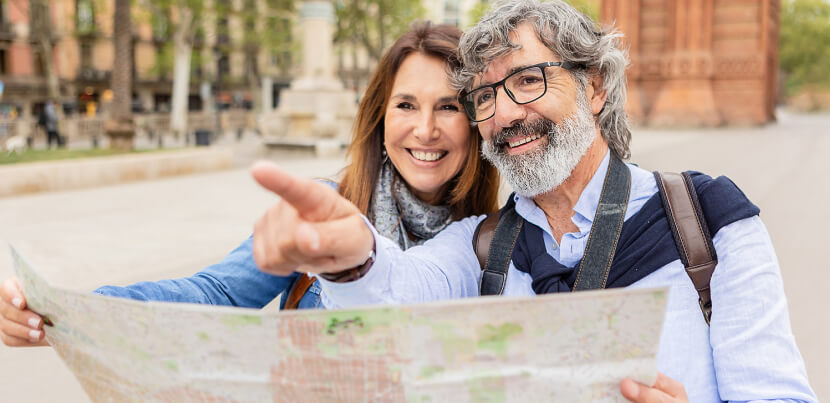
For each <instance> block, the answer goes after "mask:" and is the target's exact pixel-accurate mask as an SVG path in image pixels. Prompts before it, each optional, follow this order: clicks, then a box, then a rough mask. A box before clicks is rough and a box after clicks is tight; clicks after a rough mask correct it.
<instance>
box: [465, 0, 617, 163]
mask: <svg viewBox="0 0 830 403" xmlns="http://www.w3.org/2000/svg"><path fill="white" fill-rule="evenodd" d="M524 22H528V23H530V24H532V26H533V27H534V29H535V31H536V33H537V35H538V36H539V39H540V40H541V41H542V43H543V44H545V46H547V47H548V49H550V50H551V51H553V52H554V53H555V54H557V55H558V56H559V57H560V58H562V60H565V61H569V62H574V63H576V64H577V65H579V66H581V68H580V69H578V70H571V73H572V74H573V75H574V77H575V78H576V79H577V82H578V83H579V84H580V85H581V86H582V87H583V88H584V87H585V85H587V83H588V78H589V76H590V75H592V74H599V75H600V76H601V77H602V89H604V90H605V91H606V92H607V94H608V98H607V100H606V101H605V106H604V107H603V109H602V111H601V112H600V113H599V116H598V117H597V125H598V126H599V128H600V132H601V133H602V136H603V137H604V138H605V140H606V141H607V142H608V146H609V147H610V148H611V150H612V151H614V152H615V153H616V154H617V155H618V156H619V157H620V158H623V159H626V158H629V157H630V152H629V148H628V146H629V143H630V141H631V130H630V129H629V127H628V119H627V117H626V114H625V99H626V98H625V97H626V95H625V68H626V66H627V65H628V57H627V55H626V52H625V51H623V50H621V49H620V46H619V45H620V38H621V37H622V34H621V33H619V32H618V31H616V30H614V29H613V28H608V29H600V28H598V27H597V25H596V23H594V21H593V20H591V18H589V17H588V16H586V15H584V14H582V13H581V12H579V11H577V10H576V9H574V8H573V7H571V6H570V5H568V4H567V3H565V2H563V1H561V0H551V1H547V2H544V3H540V2H539V1H537V0H511V1H506V2H503V3H501V4H500V5H498V6H496V7H495V8H494V9H493V10H492V11H491V12H490V13H489V14H488V15H486V16H484V17H483V18H482V19H481V21H479V23H478V24H476V25H475V26H474V27H472V28H470V29H469V30H468V31H467V32H466V33H464V35H463V36H462V37H461V42H460V43H459V45H458V52H459V58H460V59H461V61H462V67H461V69H460V70H458V71H456V72H455V74H454V76H453V79H452V82H453V86H454V87H455V88H456V89H457V90H465V89H466V90H470V89H472V85H473V80H474V79H475V77H476V76H477V75H478V74H480V73H482V72H484V71H485V70H486V69H487V66H488V65H489V64H490V63H491V62H492V61H493V60H494V59H496V58H498V57H500V56H503V55H506V54H508V53H511V52H513V51H516V50H517V49H518V48H519V47H520V46H519V45H517V44H515V43H513V42H512V41H511V40H510V36H509V34H510V32H511V31H513V30H515V29H516V27H517V26H518V25H520V24H521V23H524ZM545 61H548V60H545Z"/></svg>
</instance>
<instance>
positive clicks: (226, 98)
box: [0, 0, 293, 120]
mask: <svg viewBox="0 0 830 403" xmlns="http://www.w3.org/2000/svg"><path fill="white" fill-rule="evenodd" d="M223 4H224V3H223ZM152 5H153V1H152V0H146V1H139V2H136V3H135V6H134V9H133V21H134V24H133V41H132V46H133V65H132V70H133V92H134V93H133V110H134V112H136V113H142V112H167V111H169V108H170V100H171V90H172V79H173V77H172V74H173V68H172V66H173V53H172V52H173V49H172V35H173V34H174V30H175V27H176V24H177V22H178V18H179V16H178V15H177V12H176V11H177V10H176V9H170V8H167V9H161V8H153V6H152ZM225 7H230V10H231V11H230V12H224V13H221V15H220V13H216V12H212V11H211V10H212V1H210V0H208V1H205V2H204V7H203V11H202V12H201V13H200V14H199V15H198V16H197V18H196V19H195V22H194V28H193V30H192V34H191V42H192V46H193V51H192V59H191V66H192V67H191V75H190V99H189V107H190V109H191V110H203V109H210V108H212V107H213V105H214V104H218V105H219V107H222V108H252V107H253V106H254V105H255V104H256V103H257V102H258V101H259V100H260V99H261V97H260V92H259V88H260V85H261V82H260V80H261V79H262V77H264V76H267V77H269V79H270V81H271V82H274V83H276V85H277V86H279V85H283V86H284V85H286V84H285V83H287V82H289V81H290V77H291V71H290V66H291V60H290V59H291V53H290V51H286V50H275V49H273V48H269V47H267V46H264V45H258V43H259V40H258V39H259V38H257V37H256V33H257V32H262V31H263V30H269V32H273V31H275V30H278V31H282V32H287V34H286V35H287V37H289V38H290V35H291V33H290V30H291V19H292V18H293V17H292V16H290V15H285V14H284V13H278V12H271V10H268V9H266V7H265V1H264V0H234V1H231V2H229V3H228V4H227V5H225ZM39 11H41V12H46V13H47V16H46V18H47V20H48V21H49V27H48V30H47V29H37V27H38V25H37V21H38V18H39V17H40V16H39V15H38V12H39ZM113 12H114V1H113V0H0V82H2V86H3V88H4V90H3V93H2V95H1V96H0V118H2V117H15V116H16V117H22V118H24V119H29V120H31V119H32V118H33V117H34V116H37V113H38V112H39V110H40V109H41V108H42V105H43V104H44V103H45V102H46V101H47V100H48V99H49V98H50V97H55V98H57V100H58V101H59V102H60V103H61V104H62V105H63V112H64V113H66V114H81V115H88V116H94V115H99V114H101V113H105V112H106V106H107V102H108V101H109V100H110V99H111V96H112V95H111V91H109V86H110V74H111V70H112V65H113V57H114V56H113V55H114V51H113V42H112V31H113V30H112V21H113ZM43 31H48V32H45V33H44V32H43ZM44 34H46V35H48V37H49V39H50V43H51V48H52V49H51V66H47V65H46V64H47V61H48V59H47V58H44V57H43V51H42V48H43V46H41V44H40V42H39V38H41V37H40V36H39V35H44ZM252 38H256V39H257V41H256V42H254V41H253V40H252ZM49 68H51V69H53V71H54V73H55V74H56V75H57V78H58V83H59V84H58V94H57V96H52V95H50V92H49V88H48V74H47V73H48V69H49Z"/></svg>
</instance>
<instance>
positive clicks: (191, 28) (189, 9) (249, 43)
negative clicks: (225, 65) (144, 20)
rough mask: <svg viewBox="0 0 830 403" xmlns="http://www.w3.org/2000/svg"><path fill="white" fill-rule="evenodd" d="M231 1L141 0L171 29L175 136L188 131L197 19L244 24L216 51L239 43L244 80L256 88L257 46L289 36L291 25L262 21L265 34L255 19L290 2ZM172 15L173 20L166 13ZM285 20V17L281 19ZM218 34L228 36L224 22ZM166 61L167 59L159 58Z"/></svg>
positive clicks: (290, 5) (280, 13)
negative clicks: (236, 40) (237, 38)
mask: <svg viewBox="0 0 830 403" xmlns="http://www.w3.org/2000/svg"><path fill="white" fill-rule="evenodd" d="M233 3H234V2H232V1H222V0H214V1H213V2H212V6H211V5H210V4H211V3H207V2H204V1H202V0H142V4H143V5H144V6H145V7H146V8H147V9H149V10H151V12H152V14H153V16H154V18H163V19H165V24H167V25H166V26H165V27H164V28H165V30H168V31H172V40H173V41H172V52H170V53H171V54H172V64H173V89H172V100H171V103H172V105H171V108H170V129H171V130H172V132H173V133H174V134H175V135H183V134H185V133H186V132H187V111H188V98H189V97H188V95H189V94H190V76H191V72H192V70H193V68H192V64H193V63H192V62H193V43H194V39H195V37H196V35H197V33H198V32H199V31H200V28H201V27H200V25H199V22H200V21H201V20H202V17H203V16H205V15H206V14H209V13H212V14H213V15H214V16H217V17H219V16H222V18H238V19H239V20H240V21H241V22H242V23H243V32H242V43H238V44H232V43H226V42H225V41H218V40H217V44H216V45H215V46H216V50H217V51H218V52H219V53H225V52H228V51H229V50H230V49H228V48H229V47H232V46H234V45H241V46H242V47H243V50H244V53H245V54H246V67H247V70H246V79H247V80H248V83H249V84H250V85H251V86H252V87H255V86H256V85H257V84H258V79H259V73H258V70H257V69H256V57H255V56H256V53H257V51H258V50H259V48H260V46H263V45H266V47H267V45H268V44H274V38H288V37H290V36H289V35H290V34H289V33H288V32H289V31H290V29H291V26H290V24H284V25H279V24H273V25H271V24H265V25H266V26H265V27H264V28H265V29H268V30H269V31H268V32H267V33H265V32H260V31H259V30H258V29H257V24H256V23H257V21H258V20H261V19H263V18H265V19H266V20H267V21H270V20H271V18H277V17H275V16H283V15H284V14H287V13H290V12H291V11H292V10H293V1H290V0H266V1H264V2H262V5H263V8H264V9H260V7H259V6H258V4H257V2H256V1H245V2H243V4H242V6H241V7H234V4H233ZM171 15H175V17H176V18H175V20H173V19H172V18H169V16H171ZM282 20H285V18H282V19H281V21H282ZM215 29H216V35H217V37H224V38H230V32H228V29H229V28H228V26H227V25H221V24H216V27H215ZM160 61H161V63H163V64H167V63H169V62H170V61H169V60H167V58H165V57H162V58H160Z"/></svg>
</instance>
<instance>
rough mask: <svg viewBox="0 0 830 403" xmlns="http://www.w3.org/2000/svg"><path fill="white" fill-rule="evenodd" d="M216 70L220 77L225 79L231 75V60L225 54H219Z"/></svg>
mask: <svg viewBox="0 0 830 403" xmlns="http://www.w3.org/2000/svg"><path fill="white" fill-rule="evenodd" d="M216 70H217V71H218V72H219V75H220V76H222V77H227V76H229V75H230V74H231V60H230V57H228V54H227V53H220V54H219V60H217V61H216Z"/></svg>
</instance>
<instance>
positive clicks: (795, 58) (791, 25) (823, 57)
mask: <svg viewBox="0 0 830 403" xmlns="http://www.w3.org/2000/svg"><path fill="white" fill-rule="evenodd" d="M781 6H782V7H781V44H780V52H781V53H780V60H781V70H782V71H783V72H784V75H785V77H786V86H787V93H789V94H793V93H795V92H798V91H799V90H802V89H817V88H818V89H830V76H828V74H827V66H830V2H827V1H825V0H784V1H783V2H782V5H781Z"/></svg>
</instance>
